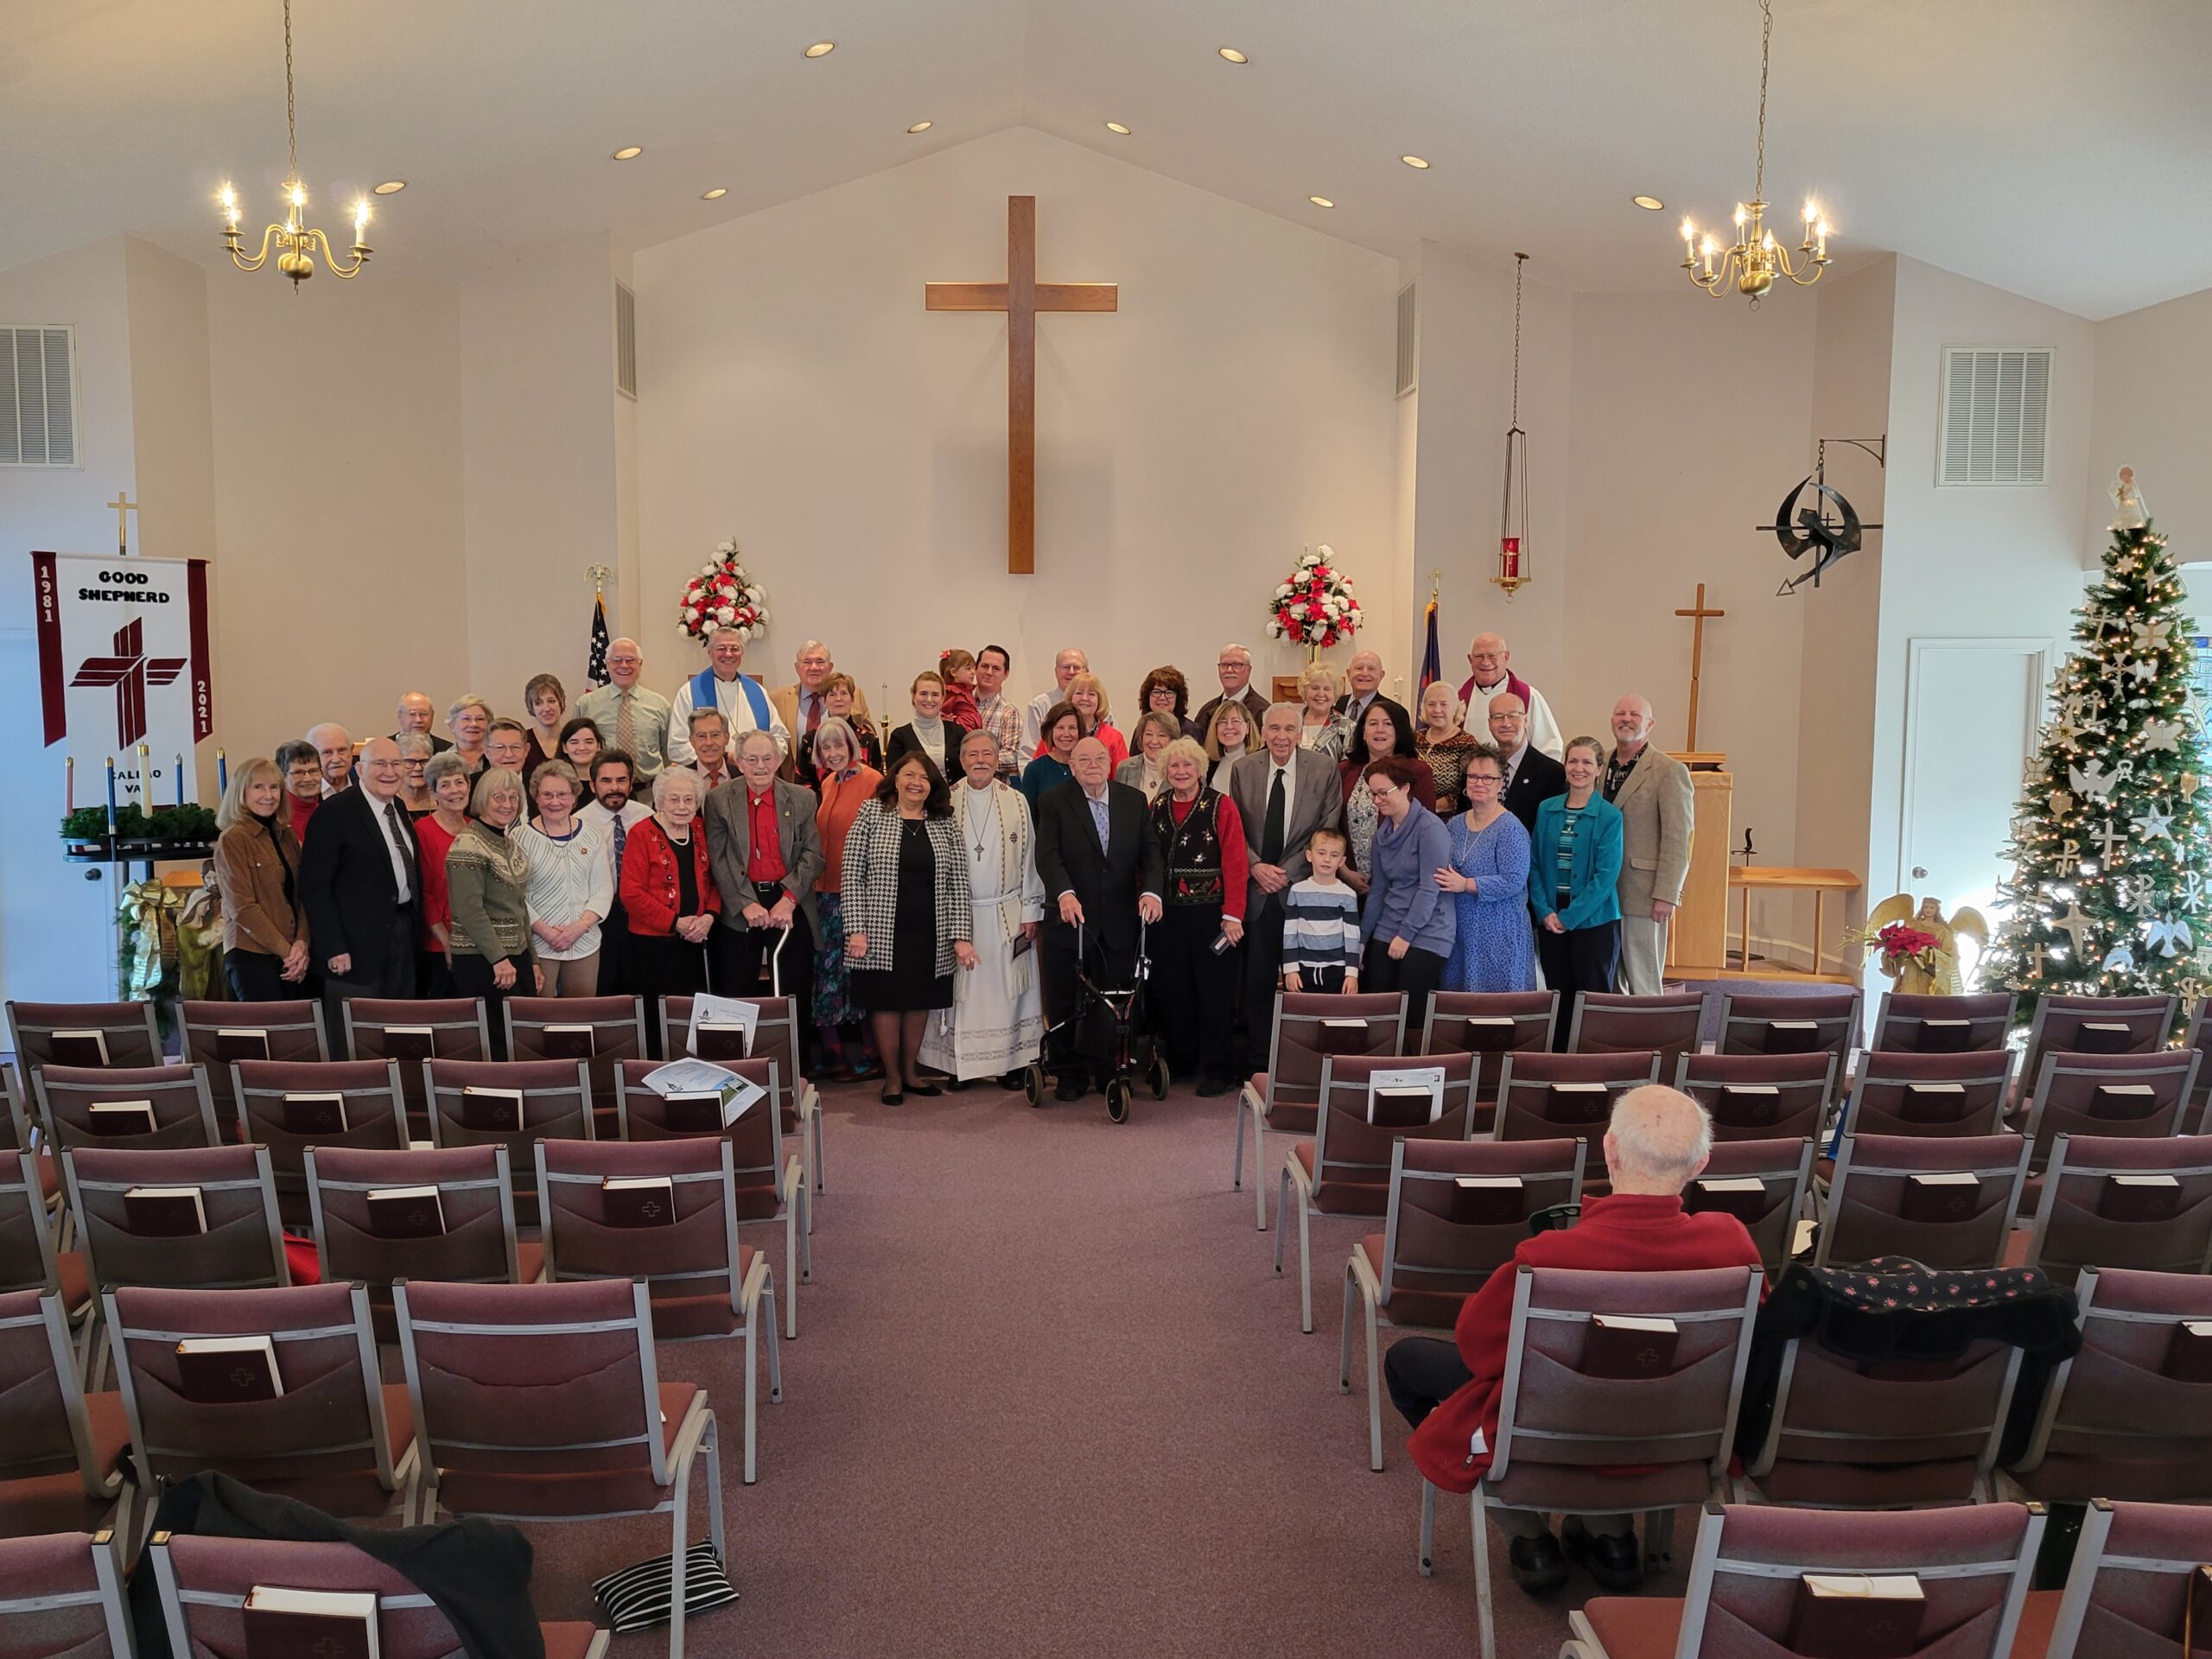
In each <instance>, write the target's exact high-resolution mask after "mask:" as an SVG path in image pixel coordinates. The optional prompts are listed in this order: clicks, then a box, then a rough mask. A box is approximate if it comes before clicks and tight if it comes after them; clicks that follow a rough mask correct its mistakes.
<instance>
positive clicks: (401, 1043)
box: [384, 1026, 438, 1060]
mask: <svg viewBox="0 0 2212 1659" xmlns="http://www.w3.org/2000/svg"><path fill="white" fill-rule="evenodd" d="M437 1046H438V1045H437V1034H436V1033H435V1032H433V1031H432V1030H431V1029H430V1027H428V1026H386V1027H385V1028H384V1052H385V1058H388V1059H394V1060H427V1059H429V1058H430V1056H431V1055H432V1054H433V1053H435V1052H436V1051H437Z"/></svg>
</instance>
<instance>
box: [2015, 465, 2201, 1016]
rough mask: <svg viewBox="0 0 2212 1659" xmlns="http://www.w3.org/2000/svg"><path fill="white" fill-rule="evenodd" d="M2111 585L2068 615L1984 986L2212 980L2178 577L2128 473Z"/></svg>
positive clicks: (2159, 987) (2121, 492) (2183, 988)
mask: <svg viewBox="0 0 2212 1659" xmlns="http://www.w3.org/2000/svg"><path fill="white" fill-rule="evenodd" d="M2113 499H2114V500H2115V501H2116V502H2117V503H2118V505H2119V512H2117V513H2116V514H2115V515H2114V518H2113V524H2112V531H2113V538H2112V545H2111V546H2110V547H2108V548H2107V549H2106V550H2105V559H2104V571H2105V574H2104V580H2103V581H2102V582H2099V583H2097V584H2096V585H2095V586H2094V587H2092V588H2090V589H2089V592H2088V602H2087V603H2086V604H2084V605H2083V606H2082V608H2081V609H2080V610H2079V611H2077V612H2075V623H2074V639H2075V651H2074V652H2073V654H2072V655H2071V656H2069V658H2067V659H2066V664H2065V666H2064V667H2063V668H2061V669H2060V670H2059V671H2058V673H2057V675H2056V677H2055V678H2054V680H2053V682H2052V685H2051V698H2050V701H2051V707H2052V709H2053V711H2054V713H2053V717H2052V719H2051V721H2050V724H2048V725H2047V726H2045V727H2044V730H2043V741H2042V744H2041V746H2040V747H2039V748H2038V749H2037V753H2036V754H2035V755H2034V757H2033V758H2031V760H2029V762H2028V766H2027V775H2026V778H2025V779H2024V783H2023V786H2022V789H2021V793H2020V804H2019V807H2018V810H2017V812H2016V813H2015V814H2014V816H2013V819H2012V840H2011V841H2010V842H2007V843H2006V846H2005V854H2006V856H2007V857H2009V858H2010V859H2011V860H2012V880H2010V881H2009V882H2006V883H2005V884H2004V885H2002V886H2000V887H1999V888H1998V897H1999V899H2000V900H2001V901H2003V902H2005V903H2006V904H2008V905H2010V906H2012V909H2011V913H2010V914H2009V915H2008V917H2007V918H2006V919H2005V925H2004V929H2003V931H2002V934H2001V936H2000V937H1999V939H1998V940H1997V941H1996V943H1995V944H1993V945H1992V946H1991V947H1990V951H1989V956H1988V959H1987V960H1986V962H1984V963H1983V964H1982V968H1981V975H1980V977H1981V981H1982V983H1983V984H1984V985H1985V986H1987V987H1989V988H1996V987H1999V986H2005V987H2009V988H2012V989H2014V990H2018V991H2023V992H2025V993H2027V994H2028V995H2030V996H2036V995H2042V994H2043V993H2044V992H2046V991H2056V992H2062V993H2063V992H2073V993H2081V994H2088V995H2103V996H2130V995H2165V994H2168V993H2177V994H2179V995H2183V996H2185V997H2189V996H2195V995H2198V994H2199V993H2200V992H2202V990H2203V988H2204V986H2205V966H2204V956H2203V950H2204V947H2205V946H2206V945H2208V944H2212V907H2208V883H2212V838H2208V836H2207V834H2206V828H2207V825H2206V808H2207V804H2208V801H2212V791H2205V790H2204V789H2203V788H2202V783H2203V771H2204V765H2203V747H2202V737H2203V729H2204V728H2203V710H2202V709H2201V708H2200V707H2199V706H2198V705H2197V702H2196V698H2195V696H2194V695H2193V683H2192V682H2193V671H2194V668H2195V662H2196V653H2195V652H2194V651H2193V650H2192V649H2191V647H2190V641H2189V633H2188V628H2189V618H2188V616H2187V614H2186V613H2184V611H2183V597H2182V582H2181V578H2180V576H2179V575H2177V574H2176V573H2175V569H2174V566H2173V562H2172V561H2171V559H2169V558H2168V557H2167V556H2166V538H2165V537H2163V536H2161V535H2159V534H2158V532H2157V531H2155V530H2153V529H2152V527H2151V521H2150V518H2149V517H2148V515H2147V514H2146V513H2145V510H2144V507H2143V503H2142V498H2141V497H2140V495H2139V494H2138V493H2137V492H2136V489H2135V476H2134V471H2133V468H2130V467H2122V468H2121V469H2120V483H2119V485H2118V486H2116V487H2115V488H2114V490H2113Z"/></svg>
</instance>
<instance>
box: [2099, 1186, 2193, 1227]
mask: <svg viewBox="0 0 2212 1659" xmlns="http://www.w3.org/2000/svg"><path fill="white" fill-rule="evenodd" d="M2180 1213H2181V1182H2180V1181H2178V1180H2177V1179H2175V1178H2174V1177H2173V1176H2171V1175H2107V1176H2106V1177H2105V1180H2104V1187H2103V1190H2102V1191H2101V1192H2099V1193H2098V1194H2097V1214H2098V1215H2099V1216H2100V1217H2102V1218H2103V1219H2104V1220H2106V1221H2171V1220H2172V1219H2173V1218H2174V1217H2176V1216H2177V1215H2179V1214H2180Z"/></svg>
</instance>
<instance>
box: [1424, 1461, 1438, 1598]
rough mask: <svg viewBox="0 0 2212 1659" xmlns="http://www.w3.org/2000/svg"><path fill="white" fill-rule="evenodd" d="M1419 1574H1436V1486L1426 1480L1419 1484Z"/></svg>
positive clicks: (1427, 1575) (1426, 1576) (1427, 1576)
mask: <svg viewBox="0 0 2212 1659" xmlns="http://www.w3.org/2000/svg"><path fill="white" fill-rule="evenodd" d="M1435 1576H1436V1488H1435V1486H1434V1485H1433V1484H1431V1483H1430V1482H1428V1481H1427V1480H1423V1481H1422V1482H1421V1577H1423V1578H1424V1579H1429V1578H1434V1577H1435Z"/></svg>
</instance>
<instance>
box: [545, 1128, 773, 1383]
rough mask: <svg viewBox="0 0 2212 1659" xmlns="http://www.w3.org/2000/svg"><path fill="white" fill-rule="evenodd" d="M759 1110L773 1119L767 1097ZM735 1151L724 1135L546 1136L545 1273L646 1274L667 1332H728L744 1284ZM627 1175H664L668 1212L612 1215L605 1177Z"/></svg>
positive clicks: (656, 1321)
mask: <svg viewBox="0 0 2212 1659" xmlns="http://www.w3.org/2000/svg"><path fill="white" fill-rule="evenodd" d="M755 1110H756V1111H758V1112H759V1114H760V1116H761V1117H762V1118H764V1119H765V1120H766V1121H767V1122H769V1123H770V1124H773V1123H774V1122H775V1114H774V1112H772V1111H771V1110H769V1109H766V1107H765V1106H762V1107H759V1108H756V1109H755ZM752 1115H753V1114H752V1113H747V1116H752ZM731 1157H732V1148H731V1146H730V1143H729V1142H728V1141H727V1140H722V1139H720V1138H716V1139H713V1140H680V1141H636V1142H627V1141H539V1142H538V1143H537V1180H538V1190H539V1191H540V1192H543V1194H544V1195H545V1207H544V1217H545V1274H546V1277H547V1278H549V1279H555V1280H570V1279H638V1280H642V1281H645V1285H646V1286H647V1287H648V1288H649V1290H650V1291H651V1293H652V1308H653V1328H654V1330H655V1332H657V1333H658V1335H659V1336H660V1338H662V1339H663V1340H664V1341H666V1340H671V1339H674V1338H683V1337H705V1336H721V1335H726V1334H728V1332H730V1331H732V1330H734V1329H735V1328H736V1323H735V1322H736V1318H737V1315H738V1313H739V1312H740V1307H741V1301H742V1294H743V1284H742V1275H741V1272H740V1270H739V1263H740V1262H741V1258H742V1255H743V1253H742V1252H741V1250H740V1249H739V1248H738V1243H737V1204H736V1193H737V1185H736V1180H735V1178H734V1175H733V1173H732V1165H731ZM625 1179H626V1180H665V1181H667V1182H668V1183H669V1191H668V1199H667V1202H668V1204H669V1205H670V1211H669V1214H668V1216H667V1217H665V1218H664V1219H661V1220H659V1221H657V1222H655V1223H654V1224H651V1225H637V1224H626V1223H624V1222H621V1221H620V1220H617V1219H614V1218H613V1217H616V1216H617V1215H619V1214H620V1210H619V1208H618V1207H617V1205H616V1204H615V1203H614V1202H613V1200H611V1199H610V1197H609V1195H608V1193H607V1190H606V1186H605V1183H607V1181H610V1180H625ZM645 1202H646V1203H648V1204H655V1203H657V1199H656V1198H655V1197H653V1196H648V1198H646V1199H645Z"/></svg>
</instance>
